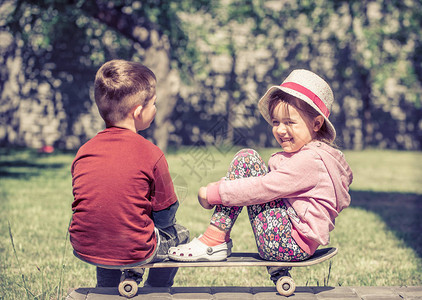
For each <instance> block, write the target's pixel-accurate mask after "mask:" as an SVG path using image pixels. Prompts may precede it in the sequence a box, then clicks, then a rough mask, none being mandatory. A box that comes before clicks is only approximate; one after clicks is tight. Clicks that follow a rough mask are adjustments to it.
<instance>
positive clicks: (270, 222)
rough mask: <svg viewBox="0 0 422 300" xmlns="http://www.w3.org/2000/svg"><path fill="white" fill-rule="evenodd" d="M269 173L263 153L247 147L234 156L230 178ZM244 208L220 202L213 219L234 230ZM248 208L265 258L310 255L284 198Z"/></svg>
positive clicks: (228, 174) (212, 222) (296, 259)
mask: <svg viewBox="0 0 422 300" xmlns="http://www.w3.org/2000/svg"><path fill="white" fill-rule="evenodd" d="M266 173H268V169H267V166H266V165H265V163H264V162H263V160H262V158H261V157H260V156H259V154H258V153H257V152H256V151H255V150H252V149H244V150H241V151H239V152H238V153H237V154H236V155H235V156H234V158H233V160H232V162H231V164H230V167H229V170H228V172H227V175H226V180H234V179H239V178H244V177H251V176H261V175H265V174H266ZM242 208H243V207H241V206H230V207H229V206H223V205H217V206H216V208H215V211H214V214H213V215H212V217H211V222H210V223H211V224H213V225H214V226H217V227H218V228H220V229H223V230H225V231H230V230H231V228H232V227H233V225H234V223H235V221H236V219H237V217H238V216H239V214H240V212H241V211H242ZM247 208H248V215H249V220H250V222H251V226H252V230H253V232H254V235H255V240H256V245H257V247H258V253H259V256H260V257H261V258H263V259H266V260H272V261H300V260H304V259H307V258H308V257H309V254H307V253H306V252H305V251H303V250H302V249H301V248H300V247H299V246H298V245H297V244H296V242H295V240H294V239H293V238H292V224H291V222H290V219H289V215H288V213H287V207H286V205H285V203H284V201H283V199H281V198H280V199H277V200H273V201H270V202H267V203H264V204H256V205H250V206H248V207H247Z"/></svg>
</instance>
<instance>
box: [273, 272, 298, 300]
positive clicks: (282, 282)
mask: <svg viewBox="0 0 422 300" xmlns="http://www.w3.org/2000/svg"><path fill="white" fill-rule="evenodd" d="M275 287H276V289H277V292H279V294H280V295H283V296H290V295H291V294H293V293H294V292H295V290H296V284H295V282H294V281H293V279H292V278H291V277H289V276H283V277H280V278H279V279H278V280H277V283H276V285H275Z"/></svg>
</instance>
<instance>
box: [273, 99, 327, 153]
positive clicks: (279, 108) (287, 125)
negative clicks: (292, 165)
mask: <svg viewBox="0 0 422 300" xmlns="http://www.w3.org/2000/svg"><path fill="white" fill-rule="evenodd" d="M271 119H272V123H273V135H274V137H275V139H276V141H277V142H278V143H279V144H280V146H281V147H282V148H283V150H284V151H285V152H297V151H299V150H300V149H301V148H302V147H303V146H304V145H306V144H307V143H309V142H311V141H312V140H313V139H314V136H315V133H314V129H313V128H314V127H315V125H312V124H315V120H314V122H309V121H308V120H305V119H304V117H303V116H302V113H300V111H299V110H297V109H296V108H295V107H293V106H291V105H288V104H286V103H284V102H279V103H278V104H277V105H276V106H275V107H274V110H273V113H272V117H271ZM315 119H316V118H315ZM319 127H320V126H319ZM319 127H318V129H319ZM318 129H317V130H318Z"/></svg>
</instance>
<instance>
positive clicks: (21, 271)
mask: <svg viewBox="0 0 422 300" xmlns="http://www.w3.org/2000/svg"><path fill="white" fill-rule="evenodd" d="M236 150H237V149H230V150H229V151H228V152H227V153H226V152H223V153H222V152H219V151H218V149H215V148H212V147H211V148H208V149H202V148H184V149H180V150H178V151H175V152H171V153H170V154H168V155H167V159H168V161H169V165H170V171H171V173H172V175H173V178H174V182H175V186H176V189H177V193H178V195H179V199H180V201H181V205H180V209H179V212H178V216H177V217H178V222H179V223H180V224H182V225H185V226H186V227H188V228H189V229H190V230H191V236H192V237H194V236H197V235H199V234H200V233H202V232H203V230H204V229H205V228H206V226H207V224H208V221H209V217H210V215H211V211H206V210H204V209H202V208H201V207H200V206H199V204H197V200H196V193H197V190H198V188H199V187H200V186H201V185H205V184H207V183H208V182H209V181H215V180H218V179H219V178H220V177H222V176H224V175H225V171H226V169H227V166H228V164H229V162H230V160H231V155H233V153H234V152H235V151H236ZM273 151H275V149H262V150H260V151H259V152H260V153H261V155H262V156H263V158H264V160H265V161H267V160H268V158H269V156H270V154H271V153H272V152H273ZM345 154H346V158H347V159H348V161H349V162H350V165H351V167H352V169H353V171H354V177H355V179H354V183H353V184H352V187H351V190H352V191H351V194H352V205H351V207H350V208H348V209H346V210H345V211H344V212H342V213H341V214H340V216H339V217H338V219H337V220H336V229H335V230H334V231H333V232H332V235H331V244H330V245H331V246H334V247H338V248H339V253H338V255H337V256H336V257H334V258H333V259H332V260H331V269H330V263H329V262H325V263H322V264H320V265H316V266H312V267H307V268H297V269H293V271H292V276H293V277H294V278H295V281H296V283H297V285H299V286H304V285H310V286H316V285H324V284H327V282H326V281H327V280H328V278H329V282H328V285H330V286H338V285H343V286H353V285H358V286H362V285H367V286H370V285H380V286H381V285H391V286H392V285H395V286H397V285H422V238H421V235H420V232H421V231H422V222H421V220H422V185H421V178H422V168H421V167H420V165H421V164H420V161H421V159H422V152H398V151H380V150H366V151H363V152H355V151H348V152H346V153H345ZM73 155H74V154H64V153H56V154H53V155H47V156H42V155H39V154H38V153H36V152H35V151H31V150H8V149H0V233H1V234H0V299H23V298H26V297H28V298H29V299H34V298H37V299H51V298H64V296H66V293H67V291H68V290H69V289H70V288H73V287H82V286H94V285H95V268H94V267H93V266H91V265H88V264H86V263H83V262H81V261H79V260H78V259H76V258H75V257H73V254H72V250H71V247H70V245H69V243H68V241H67V240H68V237H67V226H68V223H69V219H70V216H71V209H70V205H71V203H72V192H71V178H70V164H71V161H72V159H73ZM9 224H10V225H9ZM9 229H10V231H9ZM11 237H13V245H12V240H11ZM232 238H233V241H234V250H235V251H255V242H254V240H253V234H252V230H251V228H250V225H249V223H248V219H247V216H246V211H245V212H244V213H242V215H241V216H240V218H239V220H238V221H237V223H236V226H235V228H234V229H233V232H232ZM13 246H14V247H13ZM202 285H205V286H211V285H212V286H228V285H231V286H271V285H272V282H271V281H270V280H269V276H268V275H267V273H266V270H265V268H215V269H202V268H201V269H192V268H181V269H180V270H179V273H178V275H177V276H176V281H175V286H202Z"/></svg>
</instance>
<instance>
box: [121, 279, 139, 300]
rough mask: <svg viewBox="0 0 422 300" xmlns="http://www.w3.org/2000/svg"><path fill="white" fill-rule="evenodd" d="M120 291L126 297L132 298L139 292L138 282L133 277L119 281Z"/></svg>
mask: <svg viewBox="0 0 422 300" xmlns="http://www.w3.org/2000/svg"><path fill="white" fill-rule="evenodd" d="M119 293H120V295H122V296H124V297H126V298H132V297H134V296H135V295H136V294H137V293H138V284H137V283H136V281H135V280H133V279H125V280H123V281H121V282H120V283H119Z"/></svg>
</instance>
